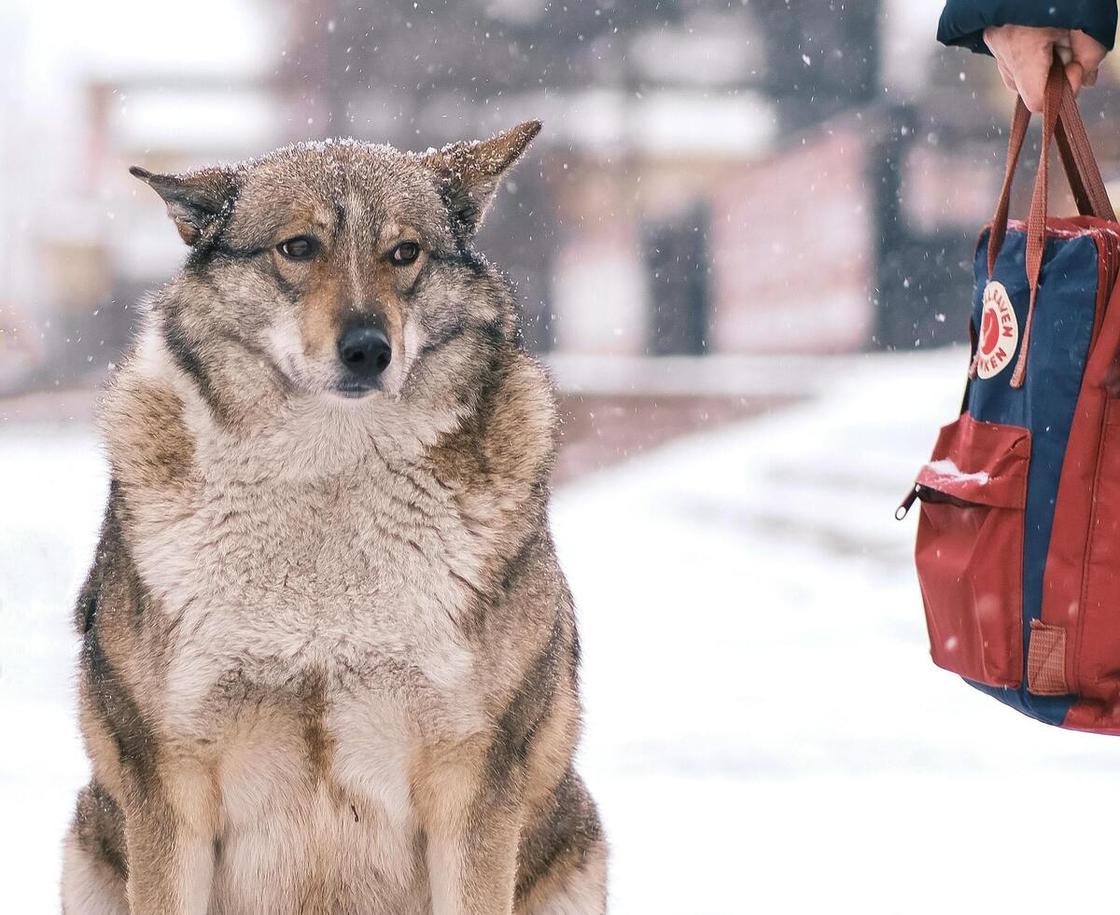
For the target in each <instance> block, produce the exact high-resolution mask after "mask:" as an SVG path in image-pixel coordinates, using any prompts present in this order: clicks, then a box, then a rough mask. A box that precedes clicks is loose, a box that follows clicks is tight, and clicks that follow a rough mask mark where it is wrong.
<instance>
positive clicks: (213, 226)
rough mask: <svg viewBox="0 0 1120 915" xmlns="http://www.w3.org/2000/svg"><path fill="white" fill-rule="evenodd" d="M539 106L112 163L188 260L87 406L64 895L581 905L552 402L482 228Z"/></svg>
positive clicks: (586, 806)
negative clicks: (218, 158)
mask: <svg viewBox="0 0 1120 915" xmlns="http://www.w3.org/2000/svg"><path fill="white" fill-rule="evenodd" d="M539 129H540V124H539V123H538V122H535V121H531V122H527V123H524V124H521V125H519V126H517V127H515V128H513V129H512V130H509V131H507V132H505V133H502V134H499V135H498V136H495V137H493V138H492V139H489V140H486V141H480V142H462V143H457V144H453V145H451V146H448V147H445V148H443V149H441V150H429V151H428V152H426V153H406V152H400V151H397V150H395V149H393V148H391V147H388V146H378V145H372V144H367V143H361V142H356V141H350V140H342V141H328V142H321V143H301V144H297V145H294V146H289V147H286V148H284V149H281V150H279V151H277V152H274V153H271V154H269V155H267V156H265V157H263V158H260V159H257V160H252V161H249V162H245V163H242V164H239V165H234V166H220V167H213V168H206V169H202V170H199V171H195V172H191V173H188V174H185V175H160V174H152V173H150V172H148V171H146V170H144V169H142V168H138V167H134V168H133V169H131V171H132V173H133V174H134V175H135V176H137V177H138V178H140V179H141V180H142V181H143V182H145V183H146V184H147V185H149V186H150V187H151V188H152V189H154V190H155V191H156V192H157V193H158V194H159V195H160V197H162V198H163V201H164V202H165V204H166V207H167V211H168V215H169V216H170V217H171V220H172V221H173V222H174V224H175V227H176V229H177V230H178V232H179V235H180V236H181V237H182V239H183V240H184V241H185V242H186V244H187V245H188V246H189V247H190V251H189V254H188V257H187V259H186V263H185V266H184V268H183V270H182V272H181V273H180V274H179V275H178V276H177V277H176V278H175V279H173V280H172V281H171V282H170V283H169V284H168V285H167V286H165V287H164V288H163V289H162V290H161V291H159V292H158V293H157V294H155V295H154V296H153V298H152V299H151V301H150V303H149V307H148V309H147V310H146V312H145V316H144V319H143V322H142V326H141V328H140V331H139V333H138V336H137V340H136V342H135V344H134V347H133V350H132V352H131V354H130V355H129V357H128V358H127V359H126V360H125V362H124V364H123V365H122V367H121V368H120V369H118V370H117V372H116V374H115V375H114V377H113V378H112V380H111V382H110V384H109V386H108V389H107V393H106V395H105V398H104V401H103V404H102V407H101V411H100V423H101V428H102V432H103V435H104V437H105V439H106V440H107V443H108V454H109V461H110V467H111V484H110V490H109V497H108V505H107V509H106V513H105V517H104V522H103V526H102V530H101V534H100V542H99V544H98V547H97V551H96V556H95V560H94V562H93V566H92V569H91V571H90V572H89V575H88V578H87V580H86V582H85V584H84V586H83V587H82V589H81V592H80V595H79V598H78V601H77V607H76V614H75V615H76V625H77V627H78V630H79V633H80V636H81V639H82V651H81V660H80V671H79V704H80V719H81V728H82V732H83V736H84V740H85V745H86V748H87V752H88V755H89V758H90V762H91V768H92V778H91V781H90V782H89V784H88V786H87V787H85V788H84V789H83V790H82V791H81V792H80V795H79V798H78V801H77V810H76V813H75V816H74V819H73V823H72V826H71V828H70V831H69V834H68V836H67V838H66V840H65V845H64V862H63V877H62V900H63V910H64V912H65V913H67V915H117V913H132V915H188V913H190V915H195V913H199V915H201V913H212V915H250V913H251V915H259V913H266V912H267V913H270V915H284V913H292V915H296V913H302V915H337V913H354V915H366V913H370V915H373V913H385V915H388V913H394V915H402V913H404V915H411V913H437V915H451V913H457V915H458V913H463V915H466V913H470V915H498V913H502V915H510V913H518V915H589V913H600V912H603V911H604V910H605V907H606V877H607V846H606V842H605V838H604V835H603V830H602V828H601V825H600V820H599V817H598V814H597V811H596V807H595V805H594V802H593V801H592V799H591V797H590V795H589V793H588V791H587V789H586V788H585V786H584V783H583V781H582V780H581V778H580V776H579V775H578V774H577V772H576V770H575V768H574V765H573V753H574V749H575V746H576V743H577V738H578V735H579V730H580V700H579V692H578V685H577V669H578V665H579V641H578V638H577V633H576V625H575V618H574V613H573V606H572V598H571V595H570V593H569V590H568V587H567V585H566V583H565V579H564V576H563V574H562V572H561V570H560V567H559V565H558V563H557V559H556V554H555V550H554V547H553V543H552V540H551V537H550V533H549V528H548V520H547V511H548V500H549V474H550V468H551V466H552V463H553V455H554V451H555V446H556V438H557V414H556V407H555V402H554V396H553V393H552V389H551V386H550V383H549V381H548V379H547V376H546V375H545V373H544V372H543V370H542V369H541V368H540V367H539V365H538V364H537V363H536V362H535V361H534V360H533V359H532V358H531V357H530V356H529V355H528V354H527V352H526V351H525V350H524V348H523V346H522V344H521V343H520V337H519V329H518V309H517V305H516V300H515V297H514V293H513V290H512V287H511V284H510V283H509V282H508V281H507V280H506V279H505V278H504V277H503V275H502V274H501V273H500V272H499V271H498V270H497V269H495V268H494V267H493V266H491V265H490V264H489V263H488V262H487V261H486V260H485V259H484V258H483V257H482V256H481V255H480V254H479V253H478V252H477V251H476V249H475V248H474V247H473V241H472V240H473V238H474V235H475V232H476V230H477V229H478V227H479V225H480V223H481V221H482V218H483V215H484V214H485V212H486V209H487V205H488V203H489V202H490V201H491V199H492V197H493V195H494V193H495V190H496V188H497V187H498V184H499V181H500V180H501V178H502V176H503V174H505V173H506V172H507V170H508V169H509V168H510V167H511V166H512V165H513V163H514V162H515V161H516V160H517V159H518V158H519V157H520V156H521V154H522V153H523V152H524V150H525V148H526V147H527V146H528V144H529V142H530V141H531V140H532V139H533V137H534V136H535V135H536V134H537V132H538V130H539Z"/></svg>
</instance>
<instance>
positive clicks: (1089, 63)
mask: <svg viewBox="0 0 1120 915" xmlns="http://www.w3.org/2000/svg"><path fill="white" fill-rule="evenodd" d="M1069 40H1070V47H1071V48H1072V49H1073V59H1074V60H1076V61H1077V62H1078V63H1079V64H1081V67H1082V69H1083V70H1084V71H1085V72H1086V73H1089V72H1090V71H1093V70H1096V69H1098V68H1099V67H1100V65H1101V61H1103V60H1104V56H1105V54H1107V53H1108V50H1107V49H1106V48H1105V46H1104V45H1103V44H1101V43H1100V42H1099V41H1097V39H1095V38H1093V37H1092V36H1091V35H1086V34H1085V33H1084V32H1082V31H1081V30H1080V29H1074V30H1073V31H1072V32H1070V35H1069Z"/></svg>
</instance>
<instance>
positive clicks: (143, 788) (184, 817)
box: [125, 766, 215, 915]
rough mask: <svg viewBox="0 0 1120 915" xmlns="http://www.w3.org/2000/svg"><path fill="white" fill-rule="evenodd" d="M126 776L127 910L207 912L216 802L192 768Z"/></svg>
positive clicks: (152, 914) (155, 914)
mask: <svg viewBox="0 0 1120 915" xmlns="http://www.w3.org/2000/svg"><path fill="white" fill-rule="evenodd" d="M176 769H177V771H171V772H168V771H166V770H163V769H161V770H159V771H158V772H153V773H151V777H149V778H145V779H138V778H130V779H128V782H129V784H128V791H127V800H126V811H125V840H126V842H127V845H128V905H129V912H130V913H131V915H206V911H207V909H208V908H209V905H210V887H211V882H212V879H213V874H214V836H215V817H214V810H215V807H214V805H213V804H212V803H210V800H211V797H210V795H211V787H210V784H209V780H208V779H206V778H205V777H204V776H203V775H202V773H201V772H199V771H192V769H193V767H187V766H180V767H176Z"/></svg>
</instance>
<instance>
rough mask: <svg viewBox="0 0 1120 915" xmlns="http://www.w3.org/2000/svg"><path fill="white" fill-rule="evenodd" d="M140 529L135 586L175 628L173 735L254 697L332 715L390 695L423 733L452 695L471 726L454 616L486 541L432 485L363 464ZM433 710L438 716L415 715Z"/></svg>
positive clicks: (209, 497)
mask: <svg viewBox="0 0 1120 915" xmlns="http://www.w3.org/2000/svg"><path fill="white" fill-rule="evenodd" d="M138 532H139V537H138V541H139V543H138V546H137V557H136V558H137V563H138V566H139V567H140V571H141V575H142V577H143V579H144V580H145V582H146V583H147V584H148V586H149V587H150V588H152V590H153V591H154V592H155V594H156V596H157V597H158V599H159V602H160V605H161V606H162V607H163V608H164V612H165V613H167V614H169V616H170V617H171V618H172V619H173V620H174V621H175V622H174V627H173V632H174V635H173V642H172V646H171V650H170V652H169V658H168V668H167V700H168V712H169V713H170V714H171V715H173V716H182V717H183V718H184V719H185V720H184V722H183V723H184V726H191V727H195V726H198V725H199V724H203V725H204V724H205V723H206V722H210V721H218V720H220V718H221V715H220V713H221V711H222V710H223V709H222V706H223V704H227V705H234V704H236V702H237V701H238V697H239V696H242V695H244V696H245V697H249V696H250V695H252V696H257V695H258V694H263V695H265V696H267V697H268V701H275V702H280V703H287V702H294V703H297V704H298V703H300V702H305V701H314V702H319V703H320V704H323V705H324V707H325V708H326V707H329V708H333V709H335V710H337V709H338V708H339V707H340V703H341V702H343V700H345V702H346V703H351V704H352V703H354V702H355V701H357V702H359V703H360V702H364V701H375V700H376V701H383V700H384V697H386V696H394V697H397V698H396V701H397V703H398V704H405V705H408V706H410V707H412V706H417V707H416V708H415V709H413V712H414V714H413V717H416V718H418V719H419V724H420V725H422V724H423V723H424V719H425V718H427V717H441V716H442V715H443V713H445V712H446V711H447V709H446V708H443V706H444V704H445V700H451V699H453V700H454V702H455V703H456V704H457V705H458V706H460V707H461V708H460V711H461V713H462V714H460V717H463V716H464V715H466V713H467V711H468V710H467V709H466V708H462V707H463V706H465V705H469V700H470V691H469V690H464V685H465V684H467V683H468V682H469V681H470V679H471V673H472V661H471V653H470V652H469V650H468V648H467V646H466V644H465V641H464V639H463V636H462V631H461V629H460V627H459V625H458V621H459V619H460V617H461V615H462V614H463V612H464V611H465V609H466V608H467V606H468V605H469V602H470V600H471V598H472V596H473V587H472V585H473V583H474V580H476V579H477V575H478V571H479V568H480V567H481V564H482V562H483V556H484V554H485V550H486V548H487V544H486V542H485V541H486V535H485V533H484V532H480V531H478V530H477V529H471V528H470V527H469V526H468V525H467V524H465V523H464V522H463V520H462V518H461V517H460V515H459V513H458V512H457V510H456V508H455V505H454V502H453V500H452V499H451V498H450V497H449V495H448V493H447V492H446V490H444V489H442V488H440V487H439V486H438V484H436V483H434V481H427V480H424V479H423V478H420V477H418V476H417V475H416V474H415V473H413V472H394V471H390V470H388V469H386V468H384V467H383V466H379V465H375V464H371V463H369V462H366V463H363V464H361V465H359V466H357V467H355V468H354V469H353V470H352V471H350V472H348V473H339V474H336V475H334V476H332V477H329V478H325V479H316V480H300V481H293V480H277V481H262V482H256V483H253V484H231V483H228V482H223V483H222V484H221V485H212V484H200V485H199V486H197V487H196V488H195V489H194V490H193V491H191V492H187V493H184V495H183V498H182V502H181V503H180V504H179V505H175V506H171V507H170V508H168V507H167V506H163V507H162V508H161V509H160V510H158V511H154V512H153V513H152V515H151V516H150V517H147V518H143V519H141V520H140V524H139V525H138ZM309 697H310V699H309ZM246 701H248V699H247V698H246ZM431 705H436V706H440V708H439V709H438V711H439V712H440V715H431V714H429V715H425V714H424V710H425V708H426V707H428V706H431ZM215 706H217V707H216V708H215ZM429 711H430V712H433V713H434V712H436V711H437V710H436V709H429ZM454 717H455V716H452V718H453V719H454ZM466 717H469V715H466ZM462 724H463V726H464V727H467V726H468V725H467V722H462Z"/></svg>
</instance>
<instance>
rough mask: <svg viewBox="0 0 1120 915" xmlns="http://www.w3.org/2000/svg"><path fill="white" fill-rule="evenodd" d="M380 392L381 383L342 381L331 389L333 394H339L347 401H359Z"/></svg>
mask: <svg viewBox="0 0 1120 915" xmlns="http://www.w3.org/2000/svg"><path fill="white" fill-rule="evenodd" d="M380 390H381V383H380V381H373V382H359V381H342V382H339V383H338V384H336V385H334V386H333V387H332V388H331V393H333V394H337V395H338V396H339V397H344V398H346V399H347V400H357V399H359V398H362V397H365V396H366V395H367V394H372V393H373V392H374V391H380Z"/></svg>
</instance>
